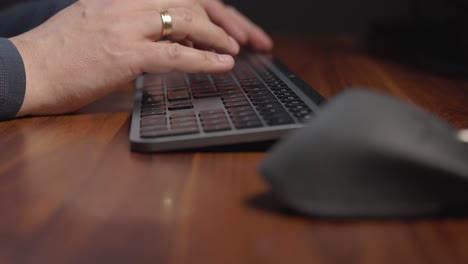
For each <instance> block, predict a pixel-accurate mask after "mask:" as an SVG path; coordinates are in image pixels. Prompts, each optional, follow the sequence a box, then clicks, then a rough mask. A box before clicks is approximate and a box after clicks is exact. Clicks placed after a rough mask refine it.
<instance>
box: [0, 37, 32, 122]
mask: <svg viewBox="0 0 468 264" xmlns="http://www.w3.org/2000/svg"><path fill="white" fill-rule="evenodd" d="M25 90H26V74H25V70H24V65H23V59H22V58H21V55H20V53H19V52H18V50H17V49H16V47H15V45H13V43H11V42H10V41H9V40H8V39H5V38H0V121H3V120H8V119H12V118H14V117H15V115H16V113H18V111H19V109H20V108H21V105H22V104H23V99H24V94H25Z"/></svg>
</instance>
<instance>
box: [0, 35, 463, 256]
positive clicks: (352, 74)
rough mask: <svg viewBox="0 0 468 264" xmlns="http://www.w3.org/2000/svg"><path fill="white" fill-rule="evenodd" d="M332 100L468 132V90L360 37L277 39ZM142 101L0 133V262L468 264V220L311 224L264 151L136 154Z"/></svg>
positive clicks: (124, 94)
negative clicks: (411, 111) (278, 187)
mask: <svg viewBox="0 0 468 264" xmlns="http://www.w3.org/2000/svg"><path fill="white" fill-rule="evenodd" d="M275 41H276V48H275V54H276V55H277V56H278V57H280V58H281V59H282V60H283V61H284V62H285V63H286V64H287V65H289V66H290V68H291V69H293V70H294V71H295V72H297V73H298V74H299V75H300V76H301V77H303V78H304V79H305V80H306V81H307V82H308V83H309V84H310V85H311V86H313V87H314V88H315V89H316V90H317V91H319V92H320V93H321V94H322V95H324V96H325V97H327V98H330V97H332V96H334V95H336V94H337V93H339V92H340V91H342V90H343V89H345V88H346V87H349V86H366V87H370V88H371V89H376V90H381V91H384V92H388V93H391V94H393V95H395V96H397V97H399V98H401V99H403V100H405V101H408V102H411V103H412V104H415V105H418V106H419V107H422V108H424V109H426V110H428V111H430V112H432V113H434V114H436V115H438V116H440V117H441V118H443V119H445V120H447V121H448V122H450V123H451V124H453V125H455V126H457V127H468V106H467V102H468V80H467V78H463V77H460V76H458V77H454V76H447V75H444V74H439V73H437V72H434V71H428V70H426V69H421V68H418V67H414V66H409V65H406V64H402V63H400V62H398V61H397V60H392V59H389V58H386V57H385V56H376V55H374V54H373V53H369V52H368V51H367V48H366V45H365V43H363V42H362V41H360V40H359V39H357V38H353V37H350V36H322V37H320V36H299V35H294V34H291V35H276V36H275ZM132 94H133V91H132V89H129V88H128V87H124V88H123V89H121V90H119V91H116V92H115V93H114V94H112V95H110V96H109V97H106V98H104V99H102V100H100V101H99V102H96V103H94V104H93V105H90V106H89V107H87V108H85V109H83V110H82V111H80V112H78V113H75V114H72V115H65V116H54V117H35V118H23V119H18V120H14V121H9V122H3V123H0V135H1V137H0V148H1V150H2V151H1V152H0V160H1V161H2V162H1V163H0V263H2V264H9V263H35V264H38V263H139V264H143V263H223V264H229V263H233V264H234V263H236V264H238V263H256V264H257V263H347V264H352V263H364V264H366V263H369V264H371V263H372V264H373V263H379V264H385V263H414V264H417V263H444V264H445V263H468V220H465V219H412V220H399V219H394V220H385V221H383V220H382V221H378V220H360V221H358V220H354V221H344V220H341V221H338V220H326V219H311V218H304V217H301V216H298V215H294V214H290V213H288V212H287V211H285V210H284V209H283V208H282V207H281V206H280V205H278V203H277V202H275V200H274V199H272V198H271V197H269V196H268V195H266V193H268V186H267V185H266V184H265V182H264V181H263V180H262V179H261V177H260V175H259V174H258V172H257V169H258V166H259V164H260V163H261V161H262V159H263V158H264V157H265V152H262V151H260V152H252V151H249V152H203V153H202V152H187V153H170V154H138V153H132V152H130V150H129V142H128V129H129V123H130V111H131V109H132Z"/></svg>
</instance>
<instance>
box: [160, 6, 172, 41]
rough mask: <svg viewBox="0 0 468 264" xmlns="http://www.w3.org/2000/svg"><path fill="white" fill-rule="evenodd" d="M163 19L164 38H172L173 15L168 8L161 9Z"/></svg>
mask: <svg viewBox="0 0 468 264" xmlns="http://www.w3.org/2000/svg"><path fill="white" fill-rule="evenodd" d="M159 14H161V20H162V39H170V38H171V34H172V17H171V15H170V14H169V11H167V10H161V11H159Z"/></svg>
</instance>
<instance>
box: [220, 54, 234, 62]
mask: <svg viewBox="0 0 468 264" xmlns="http://www.w3.org/2000/svg"><path fill="white" fill-rule="evenodd" d="M218 60H219V61H220V62H223V63H229V62H231V61H232V57H231V56H230V55H222V54H218Z"/></svg>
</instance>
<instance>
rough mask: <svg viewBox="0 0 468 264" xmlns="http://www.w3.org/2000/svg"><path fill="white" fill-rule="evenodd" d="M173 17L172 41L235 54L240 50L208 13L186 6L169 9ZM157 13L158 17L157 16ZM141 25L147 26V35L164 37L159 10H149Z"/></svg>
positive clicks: (154, 37)
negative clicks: (204, 13)
mask: <svg viewBox="0 0 468 264" xmlns="http://www.w3.org/2000/svg"><path fill="white" fill-rule="evenodd" d="M167 10H168V12H169V14H170V16H171V19H172V34H171V37H170V39H171V41H174V42H181V43H184V42H185V41H189V42H192V43H193V44H194V45H195V46H197V47H204V48H206V49H214V50H217V51H221V52H226V53H229V54H232V55H235V54H237V53H238V52H239V45H238V44H237V42H236V41H235V40H234V39H232V37H230V36H229V35H228V34H226V32H225V31H224V30H223V29H222V28H220V27H219V26H217V25H215V24H213V23H212V22H211V21H210V20H209V19H208V17H207V16H206V15H203V14H201V13H200V12H199V11H195V10H193V9H189V8H186V7H176V8H169V9H167ZM156 15H157V17H155V16H156ZM145 16H146V18H145V19H139V21H141V27H142V28H145V30H146V32H144V33H145V35H147V36H148V37H150V38H152V40H160V39H161V37H162V35H161V34H162V28H163V24H162V23H163V22H162V20H161V18H160V15H159V12H157V13H156V12H155V11H148V12H147V13H146V14H145Z"/></svg>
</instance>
